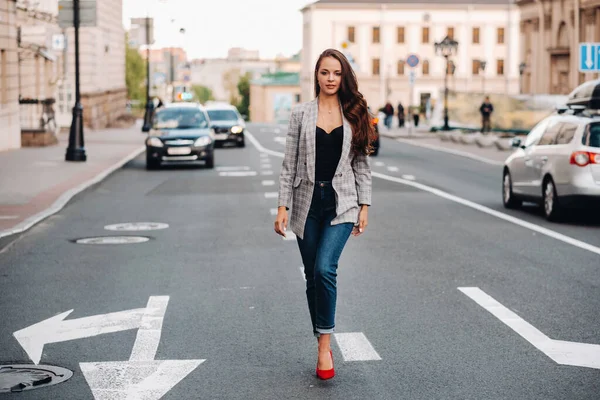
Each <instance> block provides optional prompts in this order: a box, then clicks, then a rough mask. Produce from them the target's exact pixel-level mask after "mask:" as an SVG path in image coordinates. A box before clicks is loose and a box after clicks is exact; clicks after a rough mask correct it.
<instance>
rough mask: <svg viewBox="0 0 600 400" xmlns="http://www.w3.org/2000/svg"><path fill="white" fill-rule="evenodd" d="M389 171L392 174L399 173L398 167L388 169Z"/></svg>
mask: <svg viewBox="0 0 600 400" xmlns="http://www.w3.org/2000/svg"><path fill="white" fill-rule="evenodd" d="M387 170H388V171H390V172H398V167H387Z"/></svg>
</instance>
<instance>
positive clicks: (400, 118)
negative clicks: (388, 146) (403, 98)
mask: <svg viewBox="0 0 600 400" xmlns="http://www.w3.org/2000/svg"><path fill="white" fill-rule="evenodd" d="M404 120H405V116H404V106H403V105H402V102H398V128H404Z"/></svg>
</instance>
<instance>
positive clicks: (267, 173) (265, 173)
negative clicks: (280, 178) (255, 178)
mask: <svg viewBox="0 0 600 400" xmlns="http://www.w3.org/2000/svg"><path fill="white" fill-rule="evenodd" d="M260 174H261V175H264V176H268V175H273V171H262V172H261V173H260Z"/></svg>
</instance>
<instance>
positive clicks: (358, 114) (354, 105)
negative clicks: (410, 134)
mask: <svg viewBox="0 0 600 400" xmlns="http://www.w3.org/2000/svg"><path fill="white" fill-rule="evenodd" d="M325 57H333V58H335V59H336V60H338V61H339V62H340V64H341V65H342V80H341V84H340V88H339V90H338V93H337V94H338V98H339V99H340V103H341V104H342V110H343V112H344V116H345V117H346V119H347V120H348V122H349V123H350V125H351V126H352V152H353V153H354V154H355V155H357V154H370V153H371V152H372V146H371V143H372V142H373V141H374V140H375V128H374V127H373V124H372V123H371V118H372V117H371V114H370V113H369V109H368V108H367V101H366V100H365V98H364V97H363V95H362V94H361V93H360V92H359V91H358V81H357V79H356V75H355V74H354V71H353V70H352V67H351V66H350V62H349V61H348V59H347V58H346V56H345V55H344V54H342V53H341V52H340V51H338V50H335V49H327V50H325V51H324V52H323V53H321V55H320V56H319V59H318V60H317V64H316V65H315V94H316V96H318V95H319V93H321V88H320V87H319V81H318V76H317V74H318V72H319V68H321V61H322V60H323V59H324V58H325Z"/></svg>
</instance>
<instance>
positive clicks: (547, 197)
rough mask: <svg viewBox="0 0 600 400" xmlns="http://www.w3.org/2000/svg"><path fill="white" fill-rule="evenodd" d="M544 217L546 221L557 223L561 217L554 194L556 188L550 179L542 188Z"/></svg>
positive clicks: (556, 196)
mask: <svg viewBox="0 0 600 400" xmlns="http://www.w3.org/2000/svg"><path fill="white" fill-rule="evenodd" d="M542 197H543V200H544V201H543V207H544V215H545V216H546V219H547V220H548V221H558V220H559V219H560V216H561V211H562V209H561V206H560V203H559V200H558V195H557V194H556V186H555V185H554V181H553V180H552V178H547V179H546V180H545V181H544V185H543V188H542Z"/></svg>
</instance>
